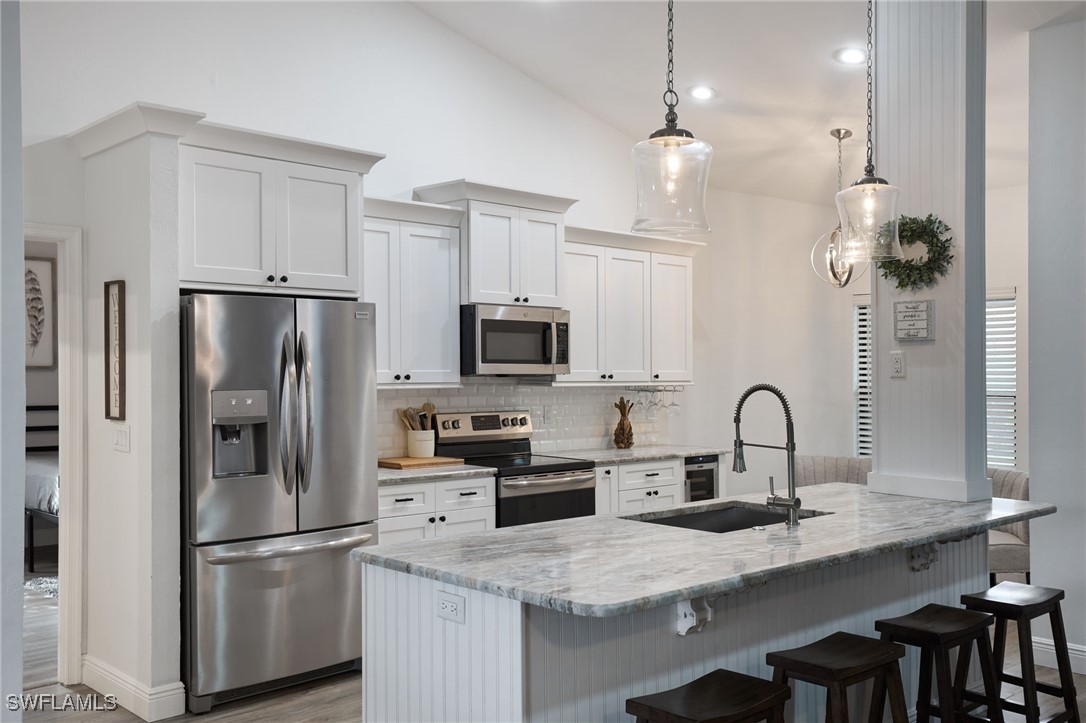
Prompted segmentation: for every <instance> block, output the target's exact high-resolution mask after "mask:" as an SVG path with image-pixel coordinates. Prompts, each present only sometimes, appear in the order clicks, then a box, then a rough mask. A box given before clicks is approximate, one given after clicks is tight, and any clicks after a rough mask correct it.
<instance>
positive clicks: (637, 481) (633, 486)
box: [596, 457, 684, 515]
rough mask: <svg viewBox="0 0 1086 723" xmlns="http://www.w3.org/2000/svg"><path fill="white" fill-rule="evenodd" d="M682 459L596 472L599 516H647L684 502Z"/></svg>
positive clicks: (642, 463) (608, 468)
mask: <svg viewBox="0 0 1086 723" xmlns="http://www.w3.org/2000/svg"><path fill="white" fill-rule="evenodd" d="M683 477H684V475H683V460H682V459H681V458H678V457H676V458H672V459H661V460H653V461H651V462H631V463H629V464H613V465H608V466H606V467H597V468H596V514H597V515H605V514H609V513H619V514H621V513H625V512H644V511H647V510H659V509H664V508H666V507H674V506H676V505H680V504H682V503H683V501H684V493H683Z"/></svg>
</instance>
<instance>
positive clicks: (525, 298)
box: [524, 296, 528, 304]
mask: <svg viewBox="0 0 1086 723" xmlns="http://www.w3.org/2000/svg"><path fill="white" fill-rule="evenodd" d="M524 303H525V304H527V303H528V297H527V296H525V297H524Z"/></svg>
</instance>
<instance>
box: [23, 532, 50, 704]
mask: <svg viewBox="0 0 1086 723" xmlns="http://www.w3.org/2000/svg"><path fill="white" fill-rule="evenodd" d="M56 574H57V548H56V545H53V546H52V547H40V548H38V550H37V552H36V553H35V555H34V572H32V573H31V572H26V571H25V570H24V573H23V579H24V581H25V580H30V579H32V578H35V577H47V576H56ZM55 682H57V599H56V598H52V597H47V596H45V595H42V594H41V593H36V592H31V591H30V590H26V589H25V588H24V589H23V688H37V687H39V686H43V685H48V684H50V683H55Z"/></svg>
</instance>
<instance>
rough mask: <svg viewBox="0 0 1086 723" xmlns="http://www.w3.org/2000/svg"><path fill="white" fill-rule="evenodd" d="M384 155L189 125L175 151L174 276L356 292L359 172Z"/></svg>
mask: <svg viewBox="0 0 1086 723" xmlns="http://www.w3.org/2000/svg"><path fill="white" fill-rule="evenodd" d="M381 158H383V156H381V155H379V154H373V153H366V152H364V151H356V150H352V149H348V148H340V147H337V146H328V145H323V144H319V143H310V142H306V141H301V140H297V139H293V138H284V137H281V136H273V135H269V134H263V133H257V132H254V131H246V130H242V129H238V128H230V127H227V126H219V125H215V124H212V123H198V124H196V125H195V126H194V127H193V128H192V129H191V130H190V132H189V133H188V134H187V135H185V136H184V138H182V139H181V144H180V147H179V155H178V163H179V167H178V180H179V196H178V213H179V219H178V231H179V246H180V248H179V259H178V260H179V277H180V282H181V285H182V286H183V287H186V288H196V289H201V288H203V289H212V290H219V291H230V290H236V291H252V290H254V287H256V288H257V289H259V290H261V291H265V292H271V293H285V294H289V293H314V294H320V295H327V296H343V297H350V298H355V297H357V296H358V292H359V289H360V286H361V275H360V266H359V256H360V250H359V243H360V234H361V228H360V226H361V216H362V176H363V175H364V174H365V173H367V172H368V171H369V169H370V168H371V167H372V166H373V164H374V163H376V162H377V161H379V160H380V159H381Z"/></svg>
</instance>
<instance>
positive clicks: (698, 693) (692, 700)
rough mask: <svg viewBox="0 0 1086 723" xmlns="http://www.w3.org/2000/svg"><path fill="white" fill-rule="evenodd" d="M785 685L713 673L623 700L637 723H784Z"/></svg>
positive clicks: (725, 671) (786, 687)
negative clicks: (764, 722)
mask: <svg viewBox="0 0 1086 723" xmlns="http://www.w3.org/2000/svg"><path fill="white" fill-rule="evenodd" d="M791 696H792V691H791V690H789V688H788V686H787V685H777V684H776V683H770V682H769V681H768V680H762V679H761V678H755V677H752V676H750V675H743V674H742V673H736V672H733V671H731V670H723V669H720V670H714V671H713V672H712V673H709V674H708V675H703V676H701V677H700V678H698V679H697V680H694V681H691V682H689V683H687V684H686V685H680V686H679V687H678V688H672V689H671V690H665V691H663V692H662V693H652V694H651V695H642V696H638V697H637V698H627V699H626V712H627V713H629V714H630V715H632V716H636V717H637V723H654V722H659V723H755V722H756V721H769V722H770V723H784V704H785V702H786V701H787V700H788V699H789V698H790V697H791Z"/></svg>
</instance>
